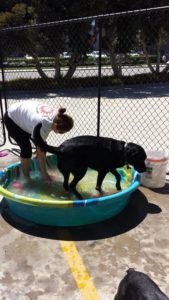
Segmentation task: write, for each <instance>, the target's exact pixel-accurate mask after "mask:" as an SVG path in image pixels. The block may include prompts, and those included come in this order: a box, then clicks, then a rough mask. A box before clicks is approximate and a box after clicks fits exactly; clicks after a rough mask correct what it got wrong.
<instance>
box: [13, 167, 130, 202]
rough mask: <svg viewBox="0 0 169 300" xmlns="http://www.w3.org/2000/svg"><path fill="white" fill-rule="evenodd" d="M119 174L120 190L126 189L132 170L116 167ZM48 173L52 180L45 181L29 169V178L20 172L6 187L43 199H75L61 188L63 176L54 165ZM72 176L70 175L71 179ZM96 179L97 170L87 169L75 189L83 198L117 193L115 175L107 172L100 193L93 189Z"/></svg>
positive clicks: (21, 193) (37, 172) (14, 191)
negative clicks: (120, 178)
mask: <svg viewBox="0 0 169 300" xmlns="http://www.w3.org/2000/svg"><path fill="white" fill-rule="evenodd" d="M118 171H119V172H120V174H121V177H122V181H121V187H122V190H124V189H126V188H127V187H129V186H130V183H131V178H132V170H131V169H127V167H124V168H121V169H118ZM48 173H49V174H50V176H51V177H52V179H53V180H52V182H45V181H44V180H43V179H42V178H41V176H40V173H39V171H38V169H34V170H33V171H31V180H30V181H28V180H25V179H24V177H23V176H22V174H20V176H19V178H18V179H17V180H16V179H14V180H13V181H11V182H10V184H9V185H8V187H7V189H8V190H9V191H10V192H12V193H15V194H18V195H23V196H27V197H31V198H36V199H42V200H43V199H44V200H61V199H64V200H75V199H76V197H75V196H74V195H73V194H72V193H70V192H66V191H65V190H64V188H63V176H62V174H61V173H60V172H59V171H58V169H57V168H56V166H55V167H54V168H49V170H48ZM72 179H73V176H72V175H71V176H70V180H69V181H71V180H72ZM96 179H97V172H96V171H94V170H91V169H89V170H88V171H87V173H86V175H85V177H83V178H82V179H81V181H80V182H79V183H78V185H77V190H78V191H79V192H80V193H81V194H82V196H83V198H84V199H89V198H96V197H101V196H106V195H111V194H114V193H117V192H118V191H117V190H116V187H115V177H114V176H113V175H112V174H111V173H108V174H107V176H106V177H105V179H104V181H103V185H102V189H103V193H102V194H100V193H99V192H98V191H96V190H95V186H96Z"/></svg>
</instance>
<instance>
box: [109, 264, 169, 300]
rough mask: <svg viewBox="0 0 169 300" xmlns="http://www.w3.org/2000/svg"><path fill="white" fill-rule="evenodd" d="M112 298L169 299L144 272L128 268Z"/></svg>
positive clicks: (133, 299)
mask: <svg viewBox="0 0 169 300" xmlns="http://www.w3.org/2000/svg"><path fill="white" fill-rule="evenodd" d="M114 300H169V298H168V297H167V296H166V295H165V294H164V293H163V292H162V291H161V290H160V289H159V287H158V286H157V284H156V283H155V282H154V281H152V279H150V277H148V276H147V275H146V274H144V273H142V272H137V271H135V270H134V269H128V271H127V275H126V276H125V277H124V278H123V279H122V281H121V282H120V284H119V287H118V291H117V294H116V296H115V298H114Z"/></svg>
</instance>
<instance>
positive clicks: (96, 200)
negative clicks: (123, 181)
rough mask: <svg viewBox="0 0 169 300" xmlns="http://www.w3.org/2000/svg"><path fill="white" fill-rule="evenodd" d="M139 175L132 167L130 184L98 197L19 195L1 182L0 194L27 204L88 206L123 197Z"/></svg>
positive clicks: (138, 180)
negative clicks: (56, 197)
mask: <svg viewBox="0 0 169 300" xmlns="http://www.w3.org/2000/svg"><path fill="white" fill-rule="evenodd" d="M19 165H20V162H17V163H13V164H11V165H9V166H8V167H6V168H5V170H4V172H7V171H8V170H10V169H13V168H15V167H17V166H19ZM140 180H141V176H140V174H139V173H138V172H137V171H135V170H134V168H133V167H132V180H131V185H130V186H129V187H128V188H126V189H125V190H122V191H120V192H118V193H115V194H112V195H108V196H103V197H98V198H89V199H83V200H76V199H75V200H44V199H43V200H41V199H39V198H30V197H25V196H21V195H18V194H15V193H12V192H9V191H7V190H6V189H5V188H4V187H3V186H4V185H3V183H2V184H1V187H0V188H1V189H0V194H2V195H3V196H4V197H5V198H7V199H9V200H13V201H14V202H19V203H24V204H28V205H35V206H38V205H39V206H46V207H62V208H63V207H66V208H73V207H77V206H88V205H98V204H99V203H101V202H104V201H107V200H112V201H113V200H117V199H119V198H122V199H123V198H124V196H125V195H126V196H128V195H130V194H131V193H132V192H134V191H135V190H136V189H137V188H138V187H139V185H140ZM5 190H6V191H7V195H6V194H5Z"/></svg>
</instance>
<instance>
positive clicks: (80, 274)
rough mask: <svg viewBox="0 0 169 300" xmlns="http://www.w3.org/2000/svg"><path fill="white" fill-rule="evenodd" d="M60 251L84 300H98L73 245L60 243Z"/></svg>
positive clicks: (98, 297) (68, 242) (69, 242)
mask: <svg viewBox="0 0 169 300" xmlns="http://www.w3.org/2000/svg"><path fill="white" fill-rule="evenodd" d="M60 244H61V247H62V250H63V252H64V254H65V256H66V259H67V261H68V264H69V266H70V269H71V271H72V273H73V276H74V278H75V281H76V283H77V286H78V287H79V289H80V291H81V293H82V296H83V299H84V300H100V296H99V294H98V292H97V290H96V288H95V286H94V284H93V281H92V279H91V277H90V275H89V273H88V272H87V270H86V267H85V265H84V264H83V260H82V258H81V257H80V255H79V253H78V250H77V248H76V246H75V243H74V242H72V241H60Z"/></svg>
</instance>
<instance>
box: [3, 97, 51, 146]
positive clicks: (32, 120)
mask: <svg viewBox="0 0 169 300" xmlns="http://www.w3.org/2000/svg"><path fill="white" fill-rule="evenodd" d="M56 114H57V112H56V110H55V109H54V108H53V107H51V106H49V105H47V104H44V103H41V102H37V101H28V100H25V101H24V102H18V103H17V102H16V103H15V104H13V105H11V106H10V107H9V109H8V116H9V117H10V118H11V119H12V121H13V122H14V123H15V124H16V125H18V126H19V127H20V128H22V129H23V130H24V131H26V132H28V133H30V134H31V136H32V134H33V130H34V127H35V126H36V125H37V124H38V123H42V127H41V131H40V134H41V137H42V139H43V140H44V141H46V139H47V137H48V135H49V133H50V132H51V130H52V123H53V119H54V117H55V116H56Z"/></svg>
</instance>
